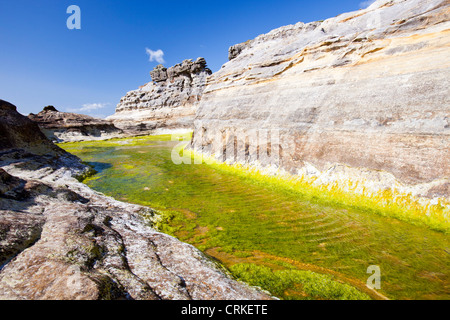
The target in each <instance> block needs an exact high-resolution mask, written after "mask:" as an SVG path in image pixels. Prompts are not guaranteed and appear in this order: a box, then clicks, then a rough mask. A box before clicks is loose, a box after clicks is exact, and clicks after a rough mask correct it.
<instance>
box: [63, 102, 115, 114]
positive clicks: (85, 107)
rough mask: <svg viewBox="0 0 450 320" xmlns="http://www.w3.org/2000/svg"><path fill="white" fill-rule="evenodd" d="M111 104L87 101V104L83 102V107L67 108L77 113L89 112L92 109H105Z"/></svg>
mask: <svg viewBox="0 0 450 320" xmlns="http://www.w3.org/2000/svg"><path fill="white" fill-rule="evenodd" d="M109 105H110V103H86V104H83V106H82V107H81V108H69V109H67V111H68V112H74V113H76V112H87V113H89V112H90V111H94V110H99V109H103V108H105V107H106V106H109Z"/></svg>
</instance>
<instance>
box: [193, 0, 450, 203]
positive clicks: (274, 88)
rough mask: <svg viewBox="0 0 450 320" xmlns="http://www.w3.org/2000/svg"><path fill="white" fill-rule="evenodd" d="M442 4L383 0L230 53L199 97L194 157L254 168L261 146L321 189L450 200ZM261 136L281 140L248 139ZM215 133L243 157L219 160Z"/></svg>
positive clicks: (448, 72)
mask: <svg viewBox="0 0 450 320" xmlns="http://www.w3.org/2000/svg"><path fill="white" fill-rule="evenodd" d="M449 6H450V4H449V1H443V0H426V1H423V0H408V1H402V0H394V1H386V0H379V1H376V2H375V3H374V4H373V5H371V6H370V7H369V8H367V9H365V10H359V11H356V12H350V13H345V14H342V15H339V16H337V17H334V18H331V19H328V20H325V21H322V22H312V23H308V24H304V23H297V24H295V25H290V26H285V27H281V28H279V29H276V30H273V31H271V32H269V33H267V34H264V35H260V36H258V37H257V38H255V39H254V40H251V41H248V42H247V43H244V44H240V45H237V46H233V47H232V48H230V59H232V60H231V61H229V62H227V63H226V64H225V65H224V66H223V68H222V69H221V70H220V71H218V72H216V73H214V74H213V75H212V76H211V77H210V78H209V80H208V85H207V87H206V89H205V91H204V93H203V96H202V100H201V103H200V106H199V108H198V111H197V114H196V120H195V126H196V128H195V132H194V136H195V140H194V143H193V146H194V148H195V149H197V150H198V151H201V152H205V153H215V155H216V156H217V157H218V158H220V159H222V160H223V159H227V160H229V161H232V162H233V161H242V162H250V163H253V162H254V163H258V162H259V163H260V164H262V165H267V164H269V162H268V161H265V160H264V159H261V154H260V153H261V152H259V154H258V151H264V150H265V148H268V149H269V152H270V151H271V152H272V153H278V154H279V156H280V161H279V162H278V165H279V167H281V168H283V169H286V170H288V171H289V172H291V173H294V174H300V175H307V176H309V177H313V178H318V180H317V181H322V182H323V183H325V184H333V183H334V182H338V183H339V184H341V185H346V184H348V183H349V182H350V181H351V180H352V179H355V180H357V181H358V183H361V184H362V185H361V189H363V187H366V189H367V190H368V189H370V188H373V189H375V190H384V189H387V188H390V187H396V188H397V187H398V188H403V189H402V190H403V191H406V192H412V193H413V194H417V195H426V196H427V197H435V196H442V195H443V194H445V195H446V197H448V196H449V195H450V192H449V190H448V182H449V177H450V163H449V160H448V159H450V148H449V145H450V139H449V137H450V125H449V114H450V95H449V89H448V88H449V87H450V83H449V79H450V55H449V50H448V48H449V45H450V35H449V31H448V30H449V27H450V22H449V20H450V19H449V11H450V9H449ZM261 130H263V131H261ZM264 130H267V131H268V132H270V131H272V134H273V135H279V141H274V142H273V143H272V145H270V144H268V143H267V142H264V141H259V142H258V139H252V138H249V137H248V136H249V135H251V132H252V131H260V133H261V134H267V133H265V132H264ZM217 136H219V138H220V139H222V138H223V141H224V145H225V146H226V147H227V148H228V149H231V148H232V147H233V146H234V145H239V146H241V150H244V152H242V153H233V152H229V153H228V155H227V156H223V155H222V153H223V150H224V149H223V148H222V149H218V150H213V149H212V147H211V145H212V142H213V141H214V139H215V138H216V137H217ZM270 149H272V150H270ZM356 169H358V170H356ZM378 173H379V174H378ZM371 179H375V180H373V181H371ZM446 186H447V187H446ZM433 190H435V191H436V192H434V191H433Z"/></svg>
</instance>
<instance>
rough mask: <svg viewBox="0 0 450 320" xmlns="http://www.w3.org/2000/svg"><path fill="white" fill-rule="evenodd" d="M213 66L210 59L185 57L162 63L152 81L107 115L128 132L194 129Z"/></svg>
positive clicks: (154, 71) (130, 94)
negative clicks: (169, 64)
mask: <svg viewBox="0 0 450 320" xmlns="http://www.w3.org/2000/svg"><path fill="white" fill-rule="evenodd" d="M210 74H211V70H209V69H208V68H207V67H206V60H205V59H204V58H198V59H197V60H195V61H192V60H184V61H183V62H182V63H180V64H177V65H175V66H173V67H170V68H168V69H166V68H164V67H163V66H162V65H158V66H157V67H156V68H155V69H154V70H153V71H151V72H150V75H151V77H152V79H153V81H152V82H150V83H148V84H146V85H145V86H143V87H141V88H139V89H138V90H134V91H130V92H128V93H127V94H126V95H125V97H123V98H122V99H121V101H120V103H119V104H118V105H117V108H116V113H115V114H114V115H112V116H110V117H108V118H107V120H110V121H112V122H114V124H115V125H116V126H117V127H119V128H121V129H123V130H124V131H125V132H128V133H132V134H134V133H148V132H152V131H154V130H156V129H161V128H167V129H193V119H194V115H195V111H196V110H197V106H198V102H199V101H200V99H201V96H202V93H203V90H204V87H205V84H206V80H207V78H208V76H209V75H210Z"/></svg>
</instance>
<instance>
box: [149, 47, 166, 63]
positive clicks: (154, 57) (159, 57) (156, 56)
mask: <svg viewBox="0 0 450 320" xmlns="http://www.w3.org/2000/svg"><path fill="white" fill-rule="evenodd" d="M145 52H147V54H148V56H149V61H150V62H152V61H156V62H158V63H164V62H165V61H164V52H163V51H162V50H161V49H158V50H156V51H153V50H150V49H149V48H145Z"/></svg>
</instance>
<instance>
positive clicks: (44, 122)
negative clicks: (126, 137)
mask: <svg viewBox="0 0 450 320" xmlns="http://www.w3.org/2000/svg"><path fill="white" fill-rule="evenodd" d="M28 118H30V119H31V120H33V121H35V122H36V123H38V125H39V127H40V128H41V131H42V132H43V133H44V134H45V135H46V137H47V138H49V139H51V140H53V141H56V142H69V141H82V140H96V139H110V138H114V137H117V136H119V135H121V134H122V133H123V132H122V130H120V129H119V128H116V127H115V126H114V124H113V123H112V122H110V121H107V120H103V119H97V118H93V117H90V116H87V115H83V114H76V113H70V112H59V111H58V110H57V109H56V108H55V107H53V106H47V107H45V108H44V109H43V110H42V111H41V112H39V113H38V114H30V115H29V116H28Z"/></svg>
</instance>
